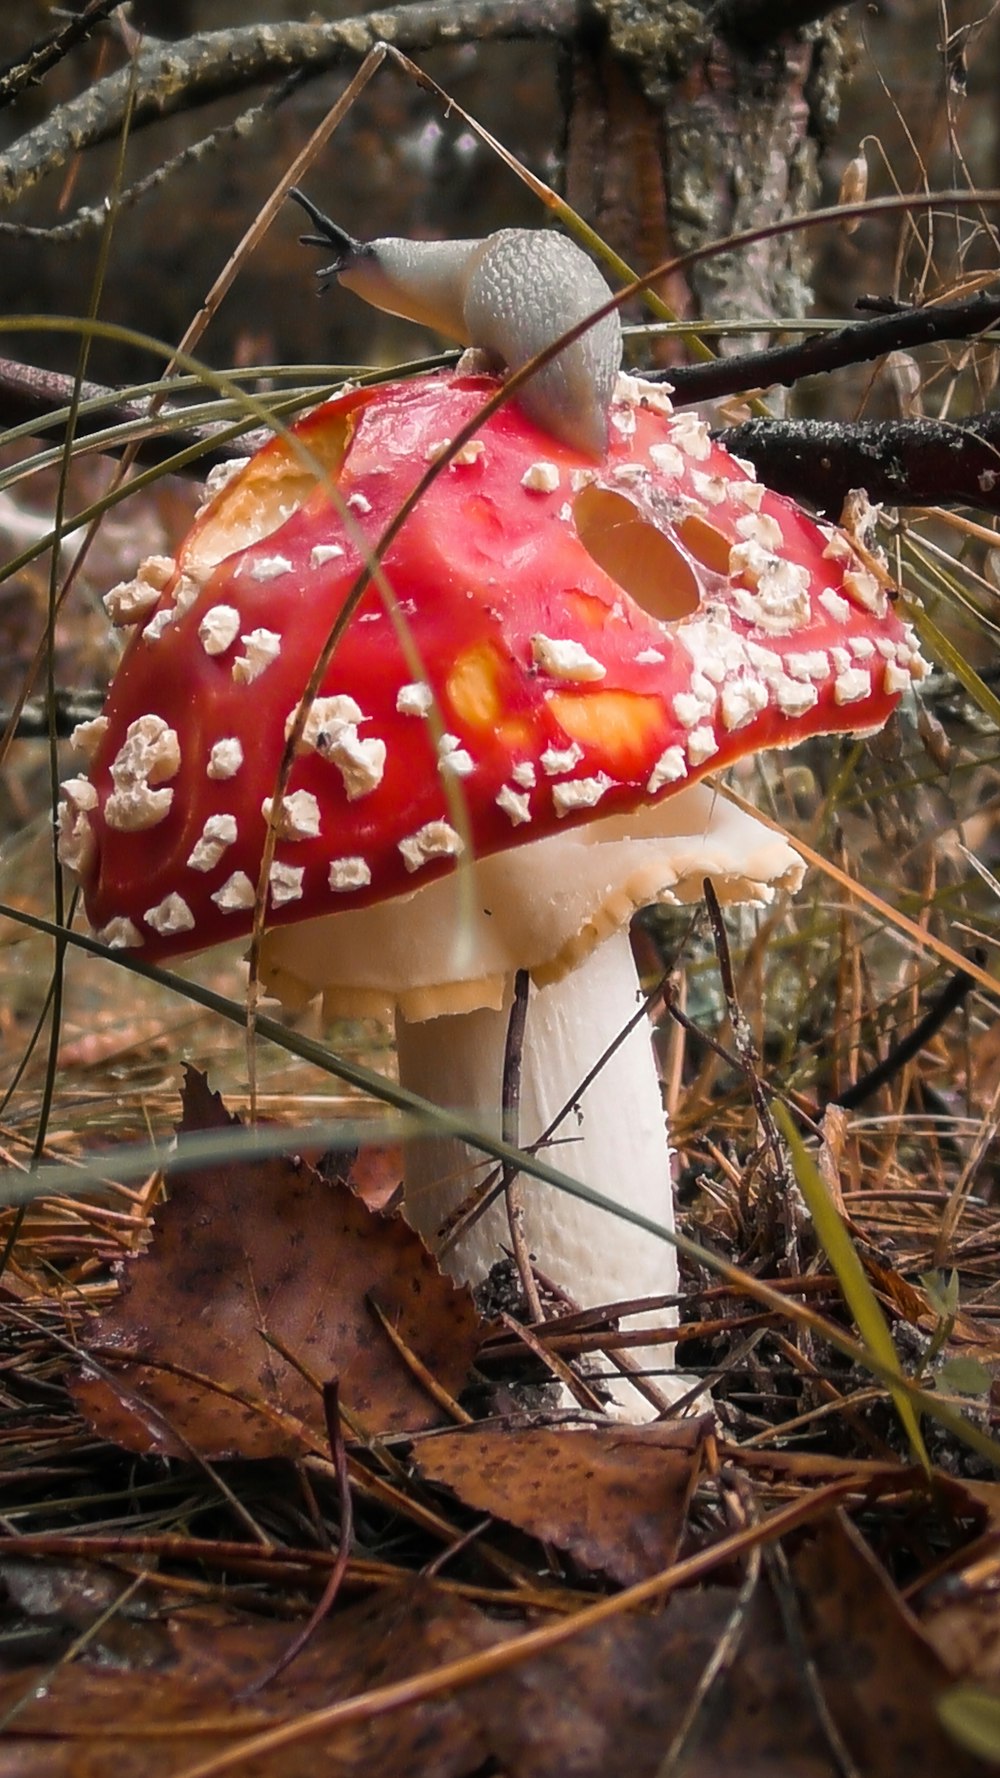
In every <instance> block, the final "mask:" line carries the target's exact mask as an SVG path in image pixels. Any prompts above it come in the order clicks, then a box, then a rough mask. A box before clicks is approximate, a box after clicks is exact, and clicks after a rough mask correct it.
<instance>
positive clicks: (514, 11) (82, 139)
mask: <svg viewBox="0 0 1000 1778" xmlns="http://www.w3.org/2000/svg"><path fill="white" fill-rule="evenodd" d="M578 15H579V3H578V0H426V3H423V0H417V3H416V4H414V5H409V6H406V5H404V6H397V7H391V8H386V9H385V10H383V11H376V12H369V13H364V14H362V15H359V16H358V17H356V18H350V19H339V20H337V21H335V22H332V23H328V22H325V21H310V22H308V23H305V24H302V23H294V24H282V25H246V26H241V27H239V28H238V29H236V30H232V31H205V32H201V33H200V34H198V35H197V36H193V37H188V38H186V39H184V40H183V41H182V42H179V43H162V42H159V43H157V44H156V45H155V46H153V47H150V48H147V49H145V50H143V51H142V52H141V53H140V55H139V57H138V59H137V63H136V66H135V69H134V72H133V70H132V69H130V68H125V69H122V70H120V71H119V72H118V73H117V74H112V75H109V76H108V77H107V78H106V79H104V80H99V81H96V82H95V83H94V85H93V86H92V87H90V88H89V89H88V90H87V91H86V92H84V93H81V94H80V95H79V96H78V97H77V98H76V99H72V100H70V102H69V103H68V104H66V105H62V106H60V107H59V108H58V110H56V111H55V112H53V114H52V115H51V117H48V118H46V119H45V121H44V122H43V123H40V124H38V125H37V126H36V128H35V129H33V130H29V131H28V132H27V134H25V135H24V136H22V137H21V138H20V140H19V141H18V142H15V143H14V144H13V146H12V147H11V148H9V149H8V150H7V152H6V153H5V154H4V155H2V156H0V207H5V206H7V205H10V204H12V203H14V202H15V201H16V200H17V199H18V198H21V197H23V196H24V195H25V193H27V192H28V191H30V190H31V189H32V187H33V186H34V185H36V184H37V183H38V181H39V180H40V179H42V178H44V177H45V175H46V174H49V173H53V172H55V171H57V170H58V169H59V168H60V167H63V166H64V165H65V164H66V162H67V161H68V160H69V159H70V157H71V156H72V155H75V154H78V153H79V152H80V151H81V150H82V149H85V148H92V147H94V146H95V145H96V144H97V143H99V142H105V141H107V140H108V139H109V138H110V137H112V136H114V135H115V134H116V133H117V131H118V130H119V129H120V128H121V124H122V120H123V118H124V116H125V113H126V108H127V105H128V101H129V96H130V94H131V93H132V92H133V90H134V95H135V102H134V107H133V110H132V114H131V123H130V128H131V129H132V130H133V131H135V130H137V129H141V128H143V126H144V125H146V124H149V123H151V122H153V121H155V120H157V119H159V118H161V117H168V116H170V115H172V114H173V113H174V112H177V111H182V110H192V109H194V108H196V107H198V106H200V105H207V104H208V103H209V102H210V101H211V100H213V99H218V98H220V97H221V96H223V95H224V94H227V93H235V92H242V91H244V90H245V89H246V88H247V87H249V86H253V85H256V84H258V83H260V82H261V81H267V80H273V79H275V78H278V77H281V76H284V75H286V74H288V73H289V72H290V71H291V70H293V69H300V70H301V71H302V72H303V73H304V74H307V75H310V76H313V75H318V74H321V73H324V72H325V71H326V70H327V69H329V68H336V67H340V66H342V65H344V64H347V65H350V66H353V65H354V64H355V63H356V62H358V61H359V60H360V59H361V58H362V57H363V56H365V55H366V54H367V52H368V51H369V50H370V49H371V48H372V47H373V45H374V44H376V43H378V42H380V41H382V42H385V43H391V44H393V45H394V46H395V47H396V48H397V49H401V50H404V51H405V52H406V53H407V54H408V55H414V54H418V53H423V52H426V51H427V50H430V49H437V48H441V47H443V46H445V45H449V44H455V43H465V42H477V43H485V42H488V41H490V40H499V39H504V38H518V37H522V38H523V37H529V38H542V37H552V38H564V37H566V36H568V35H569V34H570V33H571V32H572V30H573V28H574V26H575V24H576V22H577V19H578Z"/></svg>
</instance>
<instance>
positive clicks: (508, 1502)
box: [415, 1415, 713, 1586]
mask: <svg viewBox="0 0 1000 1778" xmlns="http://www.w3.org/2000/svg"><path fill="white" fill-rule="evenodd" d="M712 1426H713V1420H712V1417H711V1416H709V1415H706V1416H704V1417H703V1418H701V1419H698V1420H686V1421H682V1422H679V1423H677V1424H675V1425H663V1426H643V1427H627V1428H622V1427H593V1428H586V1429H584V1428H579V1429H569V1428H565V1427H563V1428H556V1429H552V1430H550V1429H548V1428H545V1427H524V1428H520V1429H516V1430H511V1429H509V1428H506V1429H501V1430H499V1431H485V1432H480V1431H477V1429H476V1428H475V1427H471V1428H469V1429H468V1430H463V1431H461V1432H446V1433H441V1434H439V1435H438V1436H437V1437H435V1438H431V1439H425V1440H423V1441H422V1442H421V1443H420V1445H419V1446H418V1447H417V1449H416V1452H415V1462H416V1466H417V1468H418V1470H419V1472H420V1474H421V1475H422V1476H423V1477H424V1479H425V1480H427V1481H434V1482H440V1483H444V1484H445V1486H447V1487H449V1488H451V1489H452V1491H453V1492H454V1493H455V1494H457V1496H458V1498H459V1499H460V1500H461V1501H462V1502H463V1503H464V1504H465V1505H466V1506H471V1507H474V1508H475V1509H476V1511H477V1512H488V1513H491V1514H493V1516H494V1517H496V1518H499V1519H505V1520H506V1521H507V1522H508V1523H509V1524H512V1525H517V1526H518V1527H519V1529H520V1530H522V1531H527V1532H530V1534H531V1535H532V1536H533V1537H539V1538H541V1539H542V1540H543V1542H546V1543H553V1544H555V1545H556V1547H557V1548H558V1549H561V1550H565V1551H566V1552H567V1553H568V1554H569V1555H571V1556H572V1557H573V1558H574V1560H575V1561H577V1562H579V1563H580V1564H581V1566H583V1567H585V1568H593V1569H598V1570H600V1571H601V1572H602V1573H603V1574H608V1575H610V1576H611V1577H612V1578H613V1579H614V1580H618V1581H621V1582H622V1583H623V1584H624V1585H626V1586H630V1585H631V1584H632V1583H633V1582H634V1581H639V1580H644V1579H645V1578H646V1576H647V1575H650V1574H655V1573H657V1572H658V1570H659V1569H661V1568H666V1567H667V1566H668V1565H669V1563H670V1562H672V1561H673V1559H674V1556H675V1555H676V1553H677V1547H678V1544H679V1543H680V1539H681V1534H682V1532H683V1530H684V1525H685V1522H686V1519H687V1509H688V1505H689V1502H690V1499H691V1495H692V1492H693V1490H694V1487H695V1483H696V1482H697V1480H698V1475H699V1471H700V1469H701V1460H702V1452H703V1450H704V1445H705V1440H706V1439H707V1437H708V1435H709V1433H710V1432H711V1430H712Z"/></svg>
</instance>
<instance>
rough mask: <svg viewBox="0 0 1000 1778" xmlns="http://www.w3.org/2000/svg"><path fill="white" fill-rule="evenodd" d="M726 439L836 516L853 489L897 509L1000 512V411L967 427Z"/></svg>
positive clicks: (729, 432)
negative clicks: (968, 508)
mask: <svg viewBox="0 0 1000 1778" xmlns="http://www.w3.org/2000/svg"><path fill="white" fill-rule="evenodd" d="M719 437H720V439H721V441H722V443H723V444H724V445H725V446H726V448H727V449H728V450H730V451H735V452H736V453H737V455H738V456H740V457H748V458H749V459H750V461H751V462H752V463H753V464H755V465H756V468H757V471H758V473H759V475H760V478H761V481H765V482H767V484H768V486H769V487H772V488H776V489H778V491H779V492H780V493H783V494H791V495H793V496H794V498H795V499H796V500H808V501H809V502H810V504H811V505H813V506H815V507H816V508H817V510H818V511H820V512H827V513H832V514H833V515H834V516H835V515H836V514H837V513H838V512H839V510H840V506H841V503H842V501H843V499H844V496H845V494H847V493H849V491H850V490H851V488H864V489H865V490H866V492H867V494H868V496H869V499H871V500H876V501H886V502H887V503H888V504H889V505H891V506H977V507H981V508H983V510H984V511H986V512H1000V411H998V412H995V413H988V414H977V415H976V416H975V417H974V418H972V419H968V420H963V421H962V422H961V423H960V424H957V423H951V422H949V423H945V422H944V421H941V420H900V421H877V420H872V421H861V422H855V423H853V424H844V425H841V424H837V423H835V422H832V421H825V420H748V421H747V422H746V424H745V425H743V426H731V427H728V428H727V429H726V430H725V431H724V432H721V433H720V434H719Z"/></svg>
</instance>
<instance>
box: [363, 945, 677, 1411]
mask: <svg viewBox="0 0 1000 1778" xmlns="http://www.w3.org/2000/svg"><path fill="white" fill-rule="evenodd" d="M512 993H513V989H512V985H511V987H510V988H509V990H508V993H507V994H506V996H505V1004H504V1006H503V1007H502V1008H501V1010H500V1011H487V1010H479V1011H476V1012H469V1013H463V1014H458V1015H453V1016H451V1017H446V1018H437V1019H427V1020H424V1021H423V1022H421V1023H420V1024H409V1023H407V1021H406V1020H405V1019H403V1018H402V1017H400V1018H399V1020H398V1021H397V1045H398V1054H399V1073H400V1079H401V1081H402V1083H403V1085H404V1086H407V1087H410V1088H412V1089H413V1090H414V1091H415V1092H418V1093H420V1094H421V1095H422V1096H423V1097H424V1098H426V1099H429V1100H432V1101H433V1102H434V1103H436V1104H440V1105H446V1106H448V1107H449V1108H450V1109H452V1110H456V1111H460V1112H461V1113H462V1114H463V1115H467V1116H468V1117H469V1118H470V1120H474V1121H475V1122H476V1123H478V1124H480V1125H481V1126H482V1127H483V1128H485V1129H488V1130H490V1131H494V1132H496V1133H497V1134H499V1133H500V1109H499V1108H500V1104H501V1087H502V1081H503V1070H504V1055H505V1049H506V1041H507V1030H508V1023H509V1016H510V1003H511V999H512ZM641 994H642V991H641V989H640V987H639V982H638V978H637V976H636V970H635V964H634V962H633V959H632V950H631V946H630V943H629V937H628V932H627V930H624V929H623V930H621V931H619V932H617V933H615V934H614V935H613V936H612V937H611V938H609V939H607V940H606V941H605V942H604V943H603V944H601V945H598V947H597V949H596V950H595V951H594V952H593V953H592V954H591V956H589V957H588V958H586V960H585V961H584V962H583V963H581V964H580V965H579V966H578V967H577V968H576V969H574V970H572V971H571V972H570V973H569V974H568V975H566V976H564V977H563V979H562V980H561V981H558V982H555V983H552V984H551V985H550V986H548V987H544V988H532V989H531V992H530V998H529V1002H528V1013H527V1023H526V1027H525V1034H524V1042H523V1046H522V1053H521V1069H520V1094H519V1106H518V1136H517V1139H518V1142H519V1143H520V1145H521V1146H522V1147H528V1146H530V1145H531V1144H532V1143H533V1142H534V1141H536V1139H537V1138H538V1137H540V1136H541V1135H543V1133H544V1132H545V1131H546V1130H547V1129H548V1127H549V1125H550V1124H551V1123H552V1122H553V1121H554V1119H555V1118H556V1117H557V1116H558V1114H559V1112H560V1111H561V1110H562V1108H563V1106H564V1105H565V1104H566V1103H567V1101H570V1100H573V1098H574V1095H575V1094H576V1093H577V1090H578V1088H579V1087H580V1084H581V1082H582V1081H583V1080H584V1078H585V1077H586V1076H587V1075H588V1074H589V1073H590V1071H591V1070H592V1069H593V1067H594V1066H595V1064H596V1063H597V1062H598V1061H599V1060H600V1058H601V1056H602V1055H603V1054H604V1052H605V1051H606V1050H608V1049H609V1048H610V1047H611V1045H613V1044H614V1043H615V1040H616V1039H617V1038H619V1037H620V1035H621V1033H622V1031H623V1030H624V1029H625V1027H626V1026H627V1025H628V1023H629V1020H630V1019H632V1018H633V1017H634V1014H635V1012H636V1009H637V1007H638V1005H639V1003H640V1000H641ZM541 1152H542V1155H543V1157H544V1158H545V1159H546V1160H548V1161H549V1162H551V1164H552V1165H553V1166H556V1167H558V1168H560V1170H561V1171H562V1172H564V1173H568V1174H569V1175H570V1176H571V1177H572V1178H574V1179H578V1180H579V1181H580V1182H581V1183H582V1184H584V1185H589V1186H591V1187H592V1188H593V1189H594V1190H595V1191H598V1192H601V1193H602V1194H603V1195H604V1196H606V1197H608V1198H611V1199H613V1200H614V1201H615V1202H616V1203H618V1204H621V1205H622V1206H623V1207H625V1208H628V1209H632V1210H637V1211H640V1212H641V1213H642V1215H644V1216H646V1217H649V1218H650V1219H651V1220H652V1221H654V1222H657V1223H659V1224H660V1225H661V1226H663V1227H665V1228H672V1227H673V1211H672V1200H671V1189H670V1149H669V1145H668V1141H667V1126H666V1119H665V1116H664V1112H663V1105H662V1097H661V1092H660V1083H659V1078H658V1074H657V1068H656V1063H655V1059H654V1055H653V1047H652V1042H651V1036H650V1030H649V1025H648V1023H647V1021H646V1020H645V1019H643V1020H641V1021H640V1023H639V1024H638V1025H636V1026H635V1027H634V1028H633V1029H632V1030H631V1031H630V1032H629V1033H628V1036H627V1037H626V1038H625V1039H624V1040H623V1041H622V1042H621V1043H619V1044H618V1047H617V1048H616V1049H615V1050H614V1051H613V1053H612V1054H611V1055H610V1056H609V1057H608V1058H607V1060H606V1061H605V1063H604V1065H603V1067H602V1068H601V1069H600V1072H599V1073H598V1074H597V1076H596V1078H595V1079H594V1080H593V1081H592V1082H591V1084H590V1085H589V1086H588V1087H587V1089H586V1091H585V1093H584V1094H583V1095H582V1097H580V1098H579V1099H577V1100H576V1101H575V1104H574V1109H573V1110H572V1111H571V1112H570V1113H569V1115H568V1116H567V1117H566V1118H565V1119H564V1120H563V1122H562V1123H561V1124H560V1125H559V1127H558V1129H557V1130H556V1131H555V1132H554V1136H553V1140H552V1142H551V1143H550V1144H548V1145H546V1147H545V1148H544V1149H543V1150H542V1151H541ZM494 1166H495V1163H493V1162H491V1161H489V1160H488V1159H487V1158H486V1157H484V1156H483V1155H482V1154H481V1153H479V1152H477V1151H476V1150H475V1149H471V1148H469V1147H467V1146H466V1144H464V1143H462V1142H459V1141H456V1140H455V1139H453V1138H450V1137H443V1138H441V1137H428V1138H424V1139H421V1140H419V1141H415V1142H413V1143H411V1144H410V1148H409V1153H408V1157H407V1168H406V1215H407V1218H408V1220H409V1221H410V1222H412V1223H413V1224H414V1225H415V1226H416V1227H417V1228H418V1229H419V1230H420V1232H421V1234H422V1235H423V1236H424V1237H425V1239H426V1240H427V1241H428V1243H429V1244H430V1245H431V1246H436V1245H437V1238H438V1232H439V1230H440V1229H441V1227H442V1225H444V1224H446V1223H447V1220H448V1218H449V1217H450V1216H451V1214H452V1213H453V1212H454V1211H455V1209H456V1208H457V1207H458V1206H459V1205H460V1204H461V1203H462V1202H463V1201H464V1200H465V1199H466V1197H467V1196H468V1194H469V1193H470V1192H472V1191H474V1189H475V1187H476V1186H477V1184H478V1183H479V1182H480V1181H481V1180H482V1179H483V1178H484V1177H485V1175H486V1174H487V1173H489V1172H490V1171H491V1170H492V1169H493V1167H494ZM520 1195H521V1200H522V1204H523V1208H524V1232H525V1237H526V1241H527V1245H528V1248H529V1250H530V1252H531V1253H532V1254H534V1255H537V1258H538V1262H539V1266H540V1268H541V1270H542V1271H544V1272H545V1273H546V1274H547V1275H548V1276H549V1277H550V1278H551V1279H552V1280H553V1282H554V1283H556V1284H557V1285H559V1286H561V1287H562V1288H563V1289H565V1290H566V1291H567V1292H568V1294H569V1295H570V1296H572V1297H573V1298H575V1299H576V1300H577V1301H578V1302H579V1303H580V1304H581V1305H582V1306H583V1307H586V1308H590V1307H593V1306H595V1305H599V1304H602V1303H606V1302H611V1301H617V1300H619V1299H621V1300H624V1299H626V1298H630V1297H644V1296H662V1295H665V1294H672V1293H673V1292H675V1291H676V1289H677V1262H676V1256H675V1253H674V1249H673V1248H672V1247H671V1246H670V1244H669V1243H668V1242H667V1241H664V1240H662V1239H660V1238H658V1237H657V1236H655V1235H652V1234H650V1233H649V1232H648V1231H647V1230H645V1229H641V1228H638V1227H637V1226H636V1225H635V1224H634V1223H630V1222H627V1221H625V1220H623V1219H622V1218H620V1217H617V1216H615V1215H613V1214H612V1213H611V1212H609V1211H606V1210H602V1209H598V1208H597V1207H596V1206H595V1205H592V1204H588V1203H585V1202H583V1201H581V1200H580V1199H579V1198H575V1197H572V1196H570V1195H569V1194H568V1193H565V1192H560V1191H559V1190H558V1189H557V1188H556V1187H554V1186H551V1185H547V1184H544V1183H543V1182H541V1181H539V1180H536V1179H532V1178H530V1177H529V1176H528V1175H526V1174H525V1175H522V1176H521V1181H520ZM509 1245H510V1233H509V1227H508V1220H507V1209H506V1205H505V1202H504V1199H503V1196H502V1195H501V1196H500V1197H499V1198H497V1199H496V1200H495V1201H494V1202H493V1203H492V1204H491V1205H490V1207H489V1208H488V1209H487V1210H486V1211H485V1212H484V1213H483V1214H482V1215H481V1216H480V1217H479V1218H478V1220H477V1221H475V1222H474V1223H473V1224H472V1225H471V1227H469V1228H468V1229H467V1230H466V1232H465V1233H463V1234H462V1235H460V1236H459V1238H458V1240H457V1241H456V1242H455V1244H454V1246H452V1247H451V1248H450V1249H449V1250H448V1252H447V1254H446V1257H445V1261H444V1263H445V1266H446V1268H447V1270H449V1271H451V1272H453V1273H454V1274H455V1275H456V1276H458V1277H461V1278H466V1279H470V1280H472V1281H473V1282H477V1281H478V1280H479V1279H481V1278H484V1277H485V1276H486V1274H487V1273H488V1272H489V1270H490V1267H491V1266H492V1265H493V1264H494V1262H495V1261H496V1259H497V1257H498V1256H499V1255H500V1253H501V1252H502V1251H503V1249H504V1247H509ZM671 1319H672V1317H671V1316H670V1314H669V1313H667V1312H666V1311H665V1310H663V1309H662V1308H661V1309H659V1310H656V1311H652V1312H650V1313H649V1314H643V1315H635V1316H630V1317H629V1318H628V1319H627V1320H626V1321H624V1322H623V1323H622V1325H623V1326H626V1327H648V1326H655V1325H659V1326H662V1325H664V1323H666V1322H668V1321H669V1320H671ZM672 1351H673V1348H672V1346H671V1345H663V1346H659V1347H655V1346H654V1347H650V1348H648V1349H647V1348H643V1349H642V1350H641V1353H640V1358H641V1362H642V1363H643V1364H644V1366H648V1367H654V1366H656V1367H663V1366H665V1365H669V1364H670V1363H671V1362H672ZM632 1393H633V1392H632V1391H631V1390H629V1395H630V1396H631V1395H632ZM634 1399H635V1400H636V1401H637V1400H638V1398H634Z"/></svg>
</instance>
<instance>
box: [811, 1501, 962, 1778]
mask: <svg viewBox="0 0 1000 1778" xmlns="http://www.w3.org/2000/svg"><path fill="white" fill-rule="evenodd" d="M793 1572H794V1578H795V1584H796V1590H797V1593H798V1600H799V1609H800V1611H801V1614H802V1624H803V1631H804V1635H805V1640H806V1644H807V1647H808V1649H809V1653H810V1655H811V1656H812V1659H813V1660H814V1662H815V1663H816V1667H817V1670H818V1673H819V1679H820V1683H821V1685H822V1688H823V1695H824V1697H825V1699H826V1702H827V1705H828V1707H829V1709H830V1711H831V1713H832V1715H833V1718H834V1720H835V1722H836V1723H837V1726H838V1728H839V1730H840V1733H841V1735H842V1736H843V1738H844V1740H845V1742H846V1744H847V1746H848V1748H849V1750H850V1752H851V1754H852V1755H853V1758H854V1759H855V1761H856V1763H857V1766H858V1768H859V1769H860V1770H861V1771H862V1772H863V1773H864V1774H865V1778H941V1775H942V1774H943V1773H947V1774H948V1778H973V1774H980V1773H982V1772H983V1770H984V1768H983V1766H982V1764H981V1762H980V1761H979V1760H977V1759H975V1758H974V1757H973V1756H972V1755H971V1754H967V1753H963V1752H962V1751H961V1750H960V1749H959V1748H957V1747H956V1746H955V1743H954V1742H953V1741H952V1740H951V1738H950V1737H949V1736H948V1735H946V1733H945V1731H944V1729H943V1728H942V1727H941V1724H940V1722H939V1721H938V1717H937V1712H936V1709H935V1703H936V1700H937V1698H938V1697H939V1696H940V1695H941V1693H942V1692H943V1691H944V1690H945V1688H946V1687H947V1686H949V1685H950V1684H951V1675H950V1674H949V1673H948V1670H947V1668H946V1667H945V1664H944V1662H943V1661H942V1660H941V1659H940V1657H939V1656H938V1655H937V1653H936V1652H935V1650H934V1649H933V1647H932V1646H931V1644H930V1642H929V1641H928V1639H927V1638H926V1637H925V1636H924V1634H923V1633H922V1631H921V1629H920V1626H919V1624H918V1623H917V1620H916V1619H915V1618H914V1617H913V1615H912V1614H911V1612H910V1611H909V1610H908V1609H907V1607H906V1606H905V1604H904V1603H903V1600H902V1598H901V1597H900V1594H899V1593H898V1591H897V1590H896V1588H895V1587H894V1586H893V1584H892V1582H891V1581H890V1579H889V1577H888V1575H887V1574H886V1572H885V1570H884V1569H883V1568H882V1567H881V1566H880V1565H879V1563H878V1562H877V1561H876V1560H875V1558H874V1556H873V1555H872V1553H871V1551H870V1549H869V1548H868V1546H867V1544H866V1543H865V1542H864V1540H863V1538H862V1537H861V1536H860V1534H859V1533H858V1532H857V1531H856V1530H855V1528H854V1526H853V1525H852V1524H851V1522H850V1520H849V1519H847V1518H846V1517H843V1516H839V1515H838V1516H836V1517H834V1518H831V1519H830V1520H828V1521H827V1522H826V1523H825V1524H823V1525H821V1526H820V1527H819V1529H818V1530H817V1531H816V1532H815V1533H814V1534H812V1535H811V1536H810V1537H809V1538H808V1539H806V1540H805V1541H804V1543H803V1544H802V1547H801V1548H800V1549H799V1551H798V1552H797V1554H796V1557H795V1560H794V1564H793Z"/></svg>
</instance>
